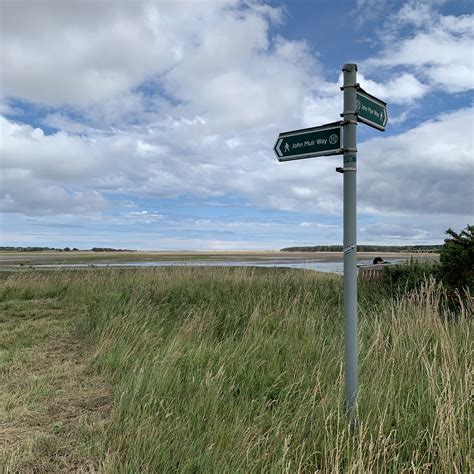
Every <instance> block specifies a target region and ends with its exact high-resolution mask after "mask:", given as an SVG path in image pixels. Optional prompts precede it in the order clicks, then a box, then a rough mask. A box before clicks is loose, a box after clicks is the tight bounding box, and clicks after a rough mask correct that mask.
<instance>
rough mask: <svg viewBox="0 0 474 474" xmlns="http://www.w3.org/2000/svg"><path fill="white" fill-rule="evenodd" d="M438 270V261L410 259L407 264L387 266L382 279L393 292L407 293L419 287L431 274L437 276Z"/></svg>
mask: <svg viewBox="0 0 474 474" xmlns="http://www.w3.org/2000/svg"><path fill="white" fill-rule="evenodd" d="M438 271H439V264H438V263H437V262H416V261H410V262H409V263H408V264H406V265H394V266H388V267H385V268H384V272H383V280H382V281H383V283H384V287H385V288H387V289H389V290H391V291H392V293H407V292H410V291H413V290H416V289H418V288H419V287H420V286H421V284H422V283H423V282H424V281H425V280H426V279H427V278H429V277H430V276H431V277H436V276H437V274H438Z"/></svg>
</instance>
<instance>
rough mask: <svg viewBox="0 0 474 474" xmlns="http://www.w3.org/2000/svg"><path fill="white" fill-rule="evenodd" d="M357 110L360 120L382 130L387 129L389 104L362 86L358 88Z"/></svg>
mask: <svg viewBox="0 0 474 474" xmlns="http://www.w3.org/2000/svg"><path fill="white" fill-rule="evenodd" d="M356 112H357V120H358V121H359V122H362V123H365V124H367V125H370V126H371V127H374V128H376V129H377V130H382V132H383V131H384V130H385V125H387V120H388V115H387V104H386V103H385V102H384V101H383V100H380V99H377V97H374V96H373V95H370V94H369V93H368V92H365V91H364V90H363V89H362V88H360V87H359V88H358V90H357V100H356Z"/></svg>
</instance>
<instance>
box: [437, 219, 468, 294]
mask: <svg viewBox="0 0 474 474" xmlns="http://www.w3.org/2000/svg"><path fill="white" fill-rule="evenodd" d="M446 233H447V234H448V235H449V237H448V238H447V239H445V241H444V245H443V248H442V249H441V253H440V258H439V260H440V264H441V265H440V271H439V276H440V278H441V279H442V280H443V282H444V283H445V284H446V285H447V286H448V288H450V289H452V290H454V289H459V290H462V289H464V288H469V290H470V292H471V293H473V292H474V225H468V226H467V227H466V228H465V229H464V230H462V231H461V232H460V233H456V232H455V231H454V230H452V229H451V228H449V229H448V230H447V231H446Z"/></svg>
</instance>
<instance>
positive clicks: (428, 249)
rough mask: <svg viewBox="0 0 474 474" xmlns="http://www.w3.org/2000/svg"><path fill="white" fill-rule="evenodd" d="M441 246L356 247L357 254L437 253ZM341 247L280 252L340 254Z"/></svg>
mask: <svg viewBox="0 0 474 474" xmlns="http://www.w3.org/2000/svg"><path fill="white" fill-rule="evenodd" d="M442 247H443V246H442V245H358V246H357V250H358V251H359V252H413V253H416V252H437V253H439V252H440V250H441V248H442ZM342 250H343V247H342V245H312V246H305V247H285V248H284V249H281V250H280V252H342Z"/></svg>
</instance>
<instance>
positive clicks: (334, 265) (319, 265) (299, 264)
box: [32, 260, 372, 275]
mask: <svg viewBox="0 0 474 474" xmlns="http://www.w3.org/2000/svg"><path fill="white" fill-rule="evenodd" d="M357 263H358V264H359V265H369V264H371V263H372V262H371V260H359V261H358V262H357ZM32 266H33V267H35V268H83V267H86V268H87V267H94V268H96V267H267V268H299V269H302V270H315V271H318V272H325V273H337V274H341V275H342V273H343V262H342V260H341V261H329V262H328V261H325V260H320V261H314V260H312V261H294V262H282V261H265V262H261V261H260V262H258V261H235V260H234V261H233V260H222V261H202V260H195V261H187V262H185V261H174V262H164V261H157V262H120V263H94V264H90V263H71V264H44V265H41V264H40V265H32Z"/></svg>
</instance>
